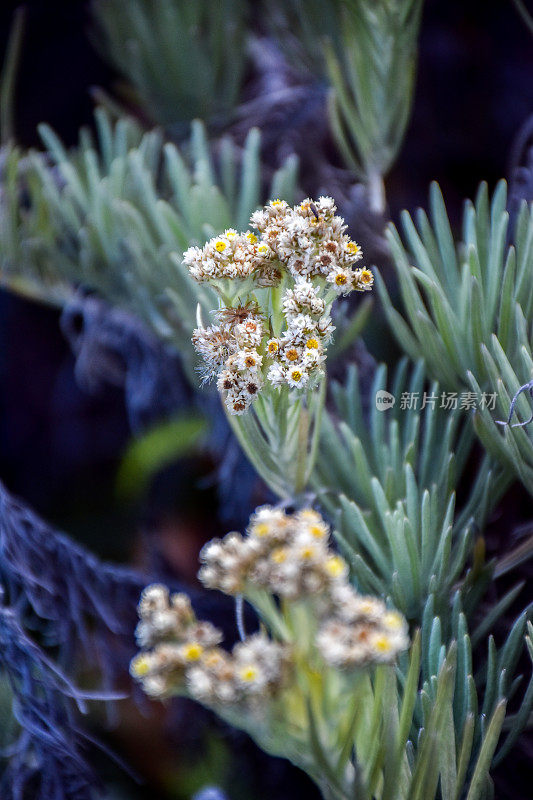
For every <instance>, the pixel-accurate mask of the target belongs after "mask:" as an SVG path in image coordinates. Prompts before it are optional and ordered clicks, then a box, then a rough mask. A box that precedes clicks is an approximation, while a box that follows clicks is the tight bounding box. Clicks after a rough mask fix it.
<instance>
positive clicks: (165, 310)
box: [0, 110, 297, 382]
mask: <svg viewBox="0 0 533 800" xmlns="http://www.w3.org/2000/svg"><path fill="white" fill-rule="evenodd" d="M96 123H97V128H98V143H97V144H95V143H94V142H93V141H92V138H91V136H90V135H89V134H88V133H87V132H83V133H82V135H81V139H80V145H79V148H78V149H77V150H74V151H72V152H71V153H69V152H67V151H66V150H65V148H64V147H63V145H62V144H61V142H60V141H59V139H58V138H57V137H56V136H55V134H54V133H53V132H52V131H51V130H50V129H49V128H48V127H46V126H42V127H41V134H42V136H43V139H44V141H45V143H46V145H47V148H48V155H47V158H43V156H42V155H41V154H38V153H30V154H29V155H28V156H26V157H24V158H21V156H20V154H19V153H18V152H17V151H16V150H11V151H10V152H8V153H7V154H6V155H5V164H4V173H5V181H4V189H3V195H2V197H1V198H0V205H1V210H2V215H1V223H0V226H1V230H0V232H1V234H2V235H1V236H0V274H1V275H2V278H3V279H4V281H6V282H8V284H9V285H10V286H11V287H13V288H16V289H18V290H19V291H25V292H27V293H29V294H31V293H34V294H36V295H37V296H39V297H43V296H44V297H46V298H48V299H52V300H55V301H56V302H60V303H61V304H63V303H64V302H65V300H66V299H69V298H70V297H71V296H72V286H73V285H79V284H82V285H83V286H85V287H88V288H90V289H94V290H96V291H98V293H99V294H100V295H101V296H103V297H104V298H105V299H106V300H108V301H110V302H112V303H114V304H116V305H119V306H122V307H125V308H127V309H129V310H131V311H134V312H135V313H136V314H137V315H138V316H140V317H141V318H142V319H144V320H145V321H146V322H148V324H149V325H150V326H151V327H152V328H153V329H154V330H155V332H156V333H157V334H158V335H159V336H160V337H161V338H163V340H165V341H166V342H170V343H172V344H173V345H175V346H176V347H177V348H178V349H179V351H180V353H181V354H182V358H183V362H184V367H185V369H186V372H187V373H188V375H189V377H191V378H192V374H193V369H194V358H193V353H192V347H191V345H190V336H191V331H192V329H193V328H194V327H195V322H196V307H197V304H198V303H200V305H201V307H202V308H203V310H204V316H205V317H206V318H207V315H208V313H209V311H210V310H211V309H212V308H214V307H216V301H215V298H214V293H213V292H212V291H211V289H209V287H205V286H200V285H198V284H196V283H194V281H193V280H192V279H191V278H190V277H189V275H188V273H187V270H186V269H185V268H183V267H182V265H181V254H182V253H183V251H184V250H185V249H187V247H189V246H190V245H191V244H202V243H203V242H204V241H205V240H206V239H208V238H209V237H210V236H213V235H214V234H215V233H216V232H218V231H220V230H224V228H228V227H231V226H233V227H236V228H240V229H243V228H245V227H246V226H247V225H248V221H249V217H250V214H251V213H252V211H254V210H255V208H256V207H257V206H258V205H259V204H260V201H261V198H262V176H261V163H260V158H259V148H260V136H259V132H258V131H257V130H251V131H250V133H249V134H248V137H247V139H246V143H245V145H244V149H243V150H242V152H238V151H237V148H236V147H235V145H234V144H233V143H232V141H231V139H222V140H221V142H220V144H219V147H218V154H217V158H216V164H215V160H214V159H213V157H212V154H211V149H210V146H209V144H208V141H207V139H206V136H205V129H204V127H203V125H202V124H201V123H200V122H195V123H193V126H192V135H191V139H190V141H189V143H188V145H187V146H184V147H183V148H182V149H179V148H177V147H176V146H175V145H173V144H170V143H166V144H164V142H163V138H162V135H161V133H160V132H159V131H157V130H154V131H151V132H149V133H144V134H143V133H142V132H141V131H140V129H139V128H138V127H137V125H136V124H135V123H133V122H132V121H130V120H127V119H121V120H119V121H118V122H117V123H116V124H115V125H113V124H112V123H111V122H110V120H109V117H108V116H107V114H106V113H105V112H104V111H102V110H99V111H97V112H96ZM49 160H51V162H52V165H51V164H50V163H49ZM296 166H297V165H296V161H295V159H294V158H288V159H287V161H286V162H285V164H284V165H283V166H282V167H281V168H280V169H279V170H278V171H277V172H276V173H274V175H273V176H272V180H271V185H270V189H269V195H271V196H280V197H285V198H287V199H288V200H290V199H292V195H293V193H294V189H295V175H296ZM194 382H195V381H194Z"/></svg>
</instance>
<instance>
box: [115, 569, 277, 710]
mask: <svg viewBox="0 0 533 800" xmlns="http://www.w3.org/2000/svg"><path fill="white" fill-rule="evenodd" d="M138 610H139V616H140V620H141V621H140V622H139V624H138V626H137V631H136V636H137V642H138V644H139V646H140V647H142V648H143V650H142V652H141V653H139V654H138V655H137V656H135V658H134V659H133V660H132V662H131V665H130V672H131V674H132V676H133V677H134V678H136V679H137V680H139V681H140V682H141V683H142V687H143V689H144V691H145V692H146V693H147V694H149V695H151V696H152V697H166V696H168V695H171V694H188V695H190V696H191V697H193V698H195V699H196V700H198V701H199V702H201V703H204V704H206V705H210V706H216V705H224V704H231V705H235V704H241V705H247V706H249V705H254V704H257V703H261V702H264V701H265V700H266V699H267V698H268V697H269V696H270V695H271V694H272V693H274V692H275V691H277V689H279V687H280V686H281V684H282V682H283V680H284V676H285V672H286V668H287V664H286V648H285V647H284V646H283V645H281V644H279V643H277V642H274V641H272V640H270V639H268V637H267V636H265V635H264V634H262V633H260V634H256V635H254V636H251V637H249V638H248V639H247V640H246V641H245V642H241V643H239V644H237V645H235V647H234V648H233V651H232V653H231V654H230V653H227V652H226V651H225V650H223V649H222V648H220V647H218V645H219V644H220V642H221V641H222V633H221V631H219V630H218V629H217V628H215V627H214V626H213V625H211V624H210V623H209V622H200V621H198V620H197V619H196V616H195V614H194V612H193V610H192V608H191V604H190V600H189V598H188V597H187V595H184V594H173V595H169V592H168V589H167V588H166V587H165V586H162V585H159V584H153V585H152V586H148V587H147V588H146V589H145V590H144V592H143V594H142V597H141V601H140V603H139V609H138Z"/></svg>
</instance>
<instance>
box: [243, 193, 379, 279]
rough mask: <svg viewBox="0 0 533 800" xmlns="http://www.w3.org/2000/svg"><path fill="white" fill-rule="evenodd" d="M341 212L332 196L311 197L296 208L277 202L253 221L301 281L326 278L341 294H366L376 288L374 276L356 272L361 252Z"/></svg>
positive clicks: (267, 242)
mask: <svg viewBox="0 0 533 800" xmlns="http://www.w3.org/2000/svg"><path fill="white" fill-rule="evenodd" d="M336 210H337V208H336V206H335V203H334V201H333V199H332V198H331V197H320V198H319V199H318V200H317V201H316V202H313V200H311V199H310V198H307V199H306V200H304V201H303V202H302V203H300V204H299V205H297V206H294V208H291V206H289V205H288V204H287V203H285V202H283V201H282V200H273V201H272V202H270V203H269V205H267V206H265V208H263V209H261V210H260V211H256V212H255V213H254V214H252V216H251V220H250V221H251V224H252V225H253V226H254V228H256V229H257V230H258V231H259V233H260V234H261V239H262V241H263V242H264V243H265V244H266V245H267V246H268V248H269V252H270V253H273V254H274V255H275V257H276V258H277V259H278V260H279V261H280V262H281V263H282V264H283V265H284V266H285V268H286V269H287V270H288V271H289V272H290V274H291V275H292V276H293V278H294V279H295V280H302V279H303V280H309V279H312V278H323V279H325V280H326V281H327V282H328V283H330V284H331V286H332V288H333V289H334V290H335V291H336V292H338V293H339V294H348V293H349V292H351V291H353V290H356V291H366V290H367V289H370V288H371V287H372V283H373V277H372V273H371V272H370V271H369V270H364V269H355V268H354V267H355V264H356V263H357V261H359V260H360V259H361V258H362V254H361V248H360V247H359V245H358V244H356V242H353V241H352V240H351V239H350V237H349V236H347V235H346V233H345V231H346V227H347V226H346V225H345V224H344V220H343V218H342V217H338V216H336V215H335V212H336Z"/></svg>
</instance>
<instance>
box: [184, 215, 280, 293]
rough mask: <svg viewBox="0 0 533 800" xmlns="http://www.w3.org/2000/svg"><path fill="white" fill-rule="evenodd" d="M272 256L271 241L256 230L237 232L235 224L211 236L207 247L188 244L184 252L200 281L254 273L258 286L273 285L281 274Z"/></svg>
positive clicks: (240, 276) (231, 277)
mask: <svg viewBox="0 0 533 800" xmlns="http://www.w3.org/2000/svg"><path fill="white" fill-rule="evenodd" d="M271 259H272V252H271V251H270V250H269V247H268V245H267V244H265V243H264V242H260V241H259V240H258V238H257V236H256V235H255V234H254V233H252V232H251V231H248V232H247V233H237V231H236V230H234V229H233V228H229V229H228V230H226V231H224V233H223V234H222V235H221V236H215V237H214V238H213V239H210V240H209V241H208V242H207V244H205V245H204V247H189V249H188V250H186V251H185V253H184V254H183V263H184V264H185V265H186V266H187V267H188V269H189V272H190V274H191V276H192V277H193V278H194V280H196V281H198V282H199V283H200V282H203V281H213V282H214V281H217V280H225V279H230V280H234V279H236V278H237V279H240V280H244V279H246V278H249V277H252V276H253V278H254V280H255V281H256V282H257V285H258V286H271V285H272V284H274V283H276V282H277V281H279V278H280V274H279V272H278V271H277V270H276V268H275V266H274V265H273V264H272V261H271Z"/></svg>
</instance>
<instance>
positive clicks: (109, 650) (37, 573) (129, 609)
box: [0, 484, 143, 687]
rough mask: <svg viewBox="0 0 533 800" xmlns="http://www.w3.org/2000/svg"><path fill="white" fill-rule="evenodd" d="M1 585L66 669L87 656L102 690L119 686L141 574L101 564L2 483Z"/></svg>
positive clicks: (9, 602) (18, 612) (129, 644)
mask: <svg viewBox="0 0 533 800" xmlns="http://www.w3.org/2000/svg"><path fill="white" fill-rule="evenodd" d="M0 581H1V583H2V586H3V587H4V591H5V598H4V599H5V602H6V603H8V604H9V605H10V606H11V607H12V608H14V609H16V611H17V614H18V615H19V617H20V619H22V620H24V625H25V626H26V627H27V628H28V629H29V630H35V631H36V632H37V633H38V635H39V636H40V637H41V640H42V642H43V644H44V645H45V646H46V647H50V648H55V650H56V651H57V653H58V662H59V663H60V664H61V665H62V666H63V667H65V668H66V667H67V666H70V668H72V666H73V664H74V663H75V662H76V659H77V658H79V657H80V656H81V654H82V653H85V655H86V656H87V659H88V663H90V664H91V666H92V668H94V669H96V670H100V672H101V674H102V676H103V683H104V685H105V686H107V687H111V686H112V685H113V684H114V682H115V681H116V679H117V677H118V675H120V674H121V672H122V671H123V668H124V664H125V663H126V661H127V658H128V654H129V652H130V648H131V640H130V632H131V624H132V615H133V616H134V613H135V598H136V596H137V594H138V592H139V588H140V586H141V585H142V582H143V581H142V578H141V577H140V576H139V575H136V574H135V573H134V572H133V571H130V570H128V569H125V568H122V567H118V566H116V567H115V566H112V565H110V564H105V563H103V562H101V561H100V560H99V559H97V558H96V557H95V556H93V555H92V554H90V553H88V552H87V551H86V550H84V549H83V548H82V547H80V546H79V545H77V544H76V543H75V542H73V541H72V540H71V539H70V538H69V537H68V536H66V535H65V534H61V533H58V532H56V531H54V530H53V528H51V527H50V526H49V525H46V523H44V522H43V521H42V520H40V519H39V517H38V516H37V515H36V514H34V513H33V512H32V511H31V510H30V509H29V508H27V507H26V506H25V505H24V504H23V503H21V502H19V501H18V500H16V499H15V498H13V497H12V496H11V495H10V494H9V493H8V492H7V490H6V489H5V487H4V486H3V485H2V484H0ZM95 643H98V645H97V646H95ZM78 663H79V662H78Z"/></svg>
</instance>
